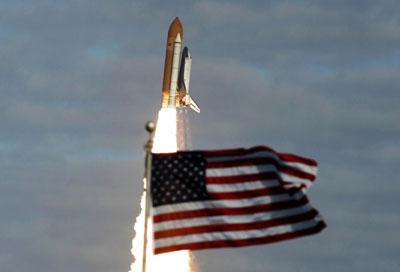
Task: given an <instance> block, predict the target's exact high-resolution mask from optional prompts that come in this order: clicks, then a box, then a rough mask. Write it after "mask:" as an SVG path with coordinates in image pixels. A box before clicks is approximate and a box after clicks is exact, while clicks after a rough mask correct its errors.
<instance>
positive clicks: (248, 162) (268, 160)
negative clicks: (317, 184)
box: [207, 158, 315, 181]
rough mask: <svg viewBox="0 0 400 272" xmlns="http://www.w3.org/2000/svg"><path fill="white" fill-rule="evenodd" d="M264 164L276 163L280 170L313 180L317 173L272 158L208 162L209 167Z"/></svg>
mask: <svg viewBox="0 0 400 272" xmlns="http://www.w3.org/2000/svg"><path fill="white" fill-rule="evenodd" d="M262 164H269V165H274V166H275V167H276V168H277V169H278V170H279V171H281V172H284V173H286V174H289V175H292V176H295V177H299V178H304V179H308V180H311V181H313V180H315V175H313V174H310V173H307V172H304V171H301V170H299V169H295V168H293V167H290V166H286V165H281V164H279V162H278V161H276V160H274V159H271V158H249V159H241V160H234V161H223V162H207V168H209V169H218V168H228V167H239V166H255V165H262Z"/></svg>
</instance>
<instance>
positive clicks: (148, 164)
mask: <svg viewBox="0 0 400 272" xmlns="http://www.w3.org/2000/svg"><path fill="white" fill-rule="evenodd" d="M145 128H146V130H147V132H148V133H149V138H148V140H147V142H146V144H145V145H144V150H145V152H146V155H145V165H144V169H145V177H144V178H145V182H144V188H143V191H144V193H145V204H144V235H143V258H142V272H146V265H147V262H146V259H147V225H148V218H149V214H150V207H149V206H150V180H151V149H152V147H153V133H154V130H155V124H154V122H152V121H149V122H147V123H146V126H145Z"/></svg>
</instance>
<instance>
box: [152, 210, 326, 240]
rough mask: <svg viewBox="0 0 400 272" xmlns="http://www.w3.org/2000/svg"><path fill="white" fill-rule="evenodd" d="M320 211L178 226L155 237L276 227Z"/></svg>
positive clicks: (157, 232) (311, 216)
mask: <svg viewBox="0 0 400 272" xmlns="http://www.w3.org/2000/svg"><path fill="white" fill-rule="evenodd" d="M317 214H318V212H317V211H316V210H314V209H312V210H310V211H307V212H305V213H302V214H297V215H292V216H287V217H282V218H275V219H270V220H264V221H257V222H250V223H227V224H216V225H205V226H193V227H186V228H176V229H171V230H162V231H155V232H154V239H161V238H167V237H174V236H181V235H189V234H196V233H207V232H224V231H244V230H253V229H264V228H270V227H275V226H279V225H286V224H292V223H298V222H301V221H307V220H310V219H313V218H315V216H316V215H317Z"/></svg>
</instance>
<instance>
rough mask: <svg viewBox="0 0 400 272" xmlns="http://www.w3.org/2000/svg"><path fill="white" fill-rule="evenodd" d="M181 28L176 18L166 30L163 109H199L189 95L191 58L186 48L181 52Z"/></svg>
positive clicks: (198, 110) (197, 110)
mask: <svg viewBox="0 0 400 272" xmlns="http://www.w3.org/2000/svg"><path fill="white" fill-rule="evenodd" d="M182 41H183V27H182V24H181V22H180V20H179V18H178V17H176V18H175V19H174V21H173V22H172V23H171V25H170V27H169V29H168V38H167V48H166V52H165V63H164V77H163V87H162V107H163V108H183V107H190V108H191V109H193V110H194V111H196V112H198V113H200V108H199V106H198V105H197V104H196V102H194V100H193V99H192V97H191V96H190V94H189V86H190V68H191V65H192V57H191V55H190V52H189V49H188V48H187V47H185V48H183V50H182Z"/></svg>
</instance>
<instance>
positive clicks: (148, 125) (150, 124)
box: [145, 121, 156, 133]
mask: <svg viewBox="0 0 400 272" xmlns="http://www.w3.org/2000/svg"><path fill="white" fill-rule="evenodd" d="M145 128H146V130H147V132H148V133H153V132H154V130H155V129H156V124H154V122H153V121H148V122H147V123H146V126H145Z"/></svg>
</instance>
